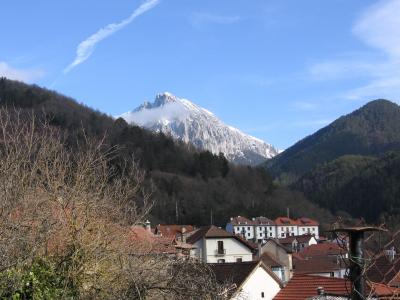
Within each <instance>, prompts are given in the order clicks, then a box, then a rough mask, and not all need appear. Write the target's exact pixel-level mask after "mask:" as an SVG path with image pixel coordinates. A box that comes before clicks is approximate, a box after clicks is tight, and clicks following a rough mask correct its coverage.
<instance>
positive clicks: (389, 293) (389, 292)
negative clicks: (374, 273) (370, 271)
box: [368, 282, 400, 299]
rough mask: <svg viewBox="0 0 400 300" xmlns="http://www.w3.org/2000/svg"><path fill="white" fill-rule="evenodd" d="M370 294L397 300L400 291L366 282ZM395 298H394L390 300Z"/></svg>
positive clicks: (380, 284) (384, 285)
mask: <svg viewBox="0 0 400 300" xmlns="http://www.w3.org/2000/svg"><path fill="white" fill-rule="evenodd" d="M368 287H369V289H370V293H371V294H373V295H375V296H378V297H385V296H386V297H390V299H399V296H400V289H399V288H393V287H390V286H387V285H386V284H382V283H375V282H368ZM393 296H396V298H392V297H393Z"/></svg>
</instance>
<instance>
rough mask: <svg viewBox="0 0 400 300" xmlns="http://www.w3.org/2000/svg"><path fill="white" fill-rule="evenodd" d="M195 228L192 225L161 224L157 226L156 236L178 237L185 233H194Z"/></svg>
mask: <svg viewBox="0 0 400 300" xmlns="http://www.w3.org/2000/svg"><path fill="white" fill-rule="evenodd" d="M193 230H194V227H193V226H192V225H164V224H159V225H157V226H156V230H155V234H158V235H161V236H177V235H181V234H183V233H187V232H192V231H193Z"/></svg>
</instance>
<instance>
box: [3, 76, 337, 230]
mask: <svg viewBox="0 0 400 300" xmlns="http://www.w3.org/2000/svg"><path fill="white" fill-rule="evenodd" d="M4 107H8V108H9V112H10V113H12V114H14V113H15V114H16V115H18V117H19V118H20V117H23V115H24V114H25V113H26V114H35V115H36V116H37V118H40V119H42V118H45V119H46V120H47V121H49V122H50V124H51V125H52V126H54V127H56V128H57V129H58V130H60V132H61V134H62V135H64V134H65V136H66V137H68V139H67V142H66V146H67V147H76V145H77V141H79V139H87V138H89V139H90V140H92V139H95V140H96V139H101V140H102V141H104V143H105V145H106V146H107V147H112V149H114V151H113V155H112V160H111V161H110V163H111V164H112V166H113V167H114V168H115V172H118V171H119V170H123V169H124V168H125V167H126V164H130V163H135V164H136V165H138V166H139V167H140V168H141V169H142V170H143V171H145V174H146V180H145V189H146V190H147V191H151V200H154V206H153V209H152V210H151V213H150V216H149V219H150V220H151V221H152V223H154V224H156V223H157V224H158V223H169V224H172V223H178V224H194V225H197V226H200V225H209V224H210V218H211V217H212V219H213V220H214V224H215V225H218V226H225V225H226V222H227V221H228V220H229V217H230V216H235V215H242V216H249V217H250V216H255V215H266V216H269V217H270V218H275V217H277V216H279V215H282V214H284V213H285V212H286V208H287V207H290V211H291V213H293V217H302V216H308V217H310V218H315V219H318V220H321V221H323V222H324V223H325V224H327V223H329V222H331V221H332V220H333V218H332V215H331V214H330V213H329V212H327V211H326V210H325V209H320V208H319V207H318V206H316V205H314V204H313V203H311V202H310V201H308V200H307V199H305V198H304V197H303V195H302V194H301V193H299V192H292V191H291V190H289V189H288V188H279V187H277V186H275V184H274V183H273V181H272V179H271V177H270V176H269V174H268V173H267V172H266V171H265V169H263V168H254V167H249V166H240V165H233V164H230V163H228V162H227V160H226V158H225V157H224V156H223V155H214V154H212V153H210V152H209V151H199V150H197V149H195V148H194V147H193V146H190V145H187V144H185V143H183V142H179V141H176V140H173V139H171V138H170V137H168V136H166V135H165V134H163V133H154V132H151V131H149V130H146V129H143V128H141V127H138V126H134V125H129V124H127V122H126V121H125V120H123V119H122V118H118V119H113V118H111V117H110V116H108V115H106V114H104V113H101V112H99V111H96V110H93V109H91V108H89V107H86V106H84V105H82V104H79V103H77V102H76V101H75V100H74V99H71V98H68V97H65V96H63V95H60V94H58V93H56V92H53V91H49V90H46V89H43V88H40V87H38V86H35V85H27V84H24V83H21V82H17V81H11V80H7V79H5V78H1V77H0V109H3V108H4ZM82 130H84V132H85V134H82ZM74 149H76V148H74ZM76 150H78V149H76ZM0 155H1V151H0ZM133 159H134V161H132V160H133ZM135 209H136V208H135Z"/></svg>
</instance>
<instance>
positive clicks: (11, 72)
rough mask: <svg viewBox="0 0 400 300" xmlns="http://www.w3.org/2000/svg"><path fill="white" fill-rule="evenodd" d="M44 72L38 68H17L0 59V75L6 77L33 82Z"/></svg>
mask: <svg viewBox="0 0 400 300" xmlns="http://www.w3.org/2000/svg"><path fill="white" fill-rule="evenodd" d="M44 74H45V72H44V71H43V70H39V69H17V68H14V67H11V66H10V65H9V64H7V63H6V62H1V61H0V77H7V78H8V79H13V80H20V81H24V82H33V81H35V80H37V79H40V78H42V77H43V76H44Z"/></svg>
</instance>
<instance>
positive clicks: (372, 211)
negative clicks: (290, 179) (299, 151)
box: [292, 151, 400, 225]
mask: <svg viewBox="0 0 400 300" xmlns="http://www.w3.org/2000/svg"><path fill="white" fill-rule="evenodd" d="M292 187H293V188H295V189H297V190H299V191H302V192H304V194H305V195H306V196H307V197H308V198H309V199H311V200H312V201H313V202H314V203H316V204H318V205H320V206H322V207H325V208H327V209H329V210H331V211H332V212H334V213H337V212H338V211H346V212H347V213H349V214H351V215H352V216H354V217H363V218H365V219H366V220H367V221H368V222H372V223H380V222H386V223H388V224H390V225H393V224H400V217H399V216H400V151H396V152H388V153H387V154H385V155H384V156H382V157H381V158H373V157H366V156H343V157H340V158H338V159H336V160H333V161H332V162H329V163H326V164H323V165H321V166H319V167H317V168H315V169H314V170H312V171H310V172H308V173H306V174H305V175H303V176H302V177H301V178H300V179H299V180H298V181H297V182H296V183H294V184H293V185H292Z"/></svg>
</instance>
